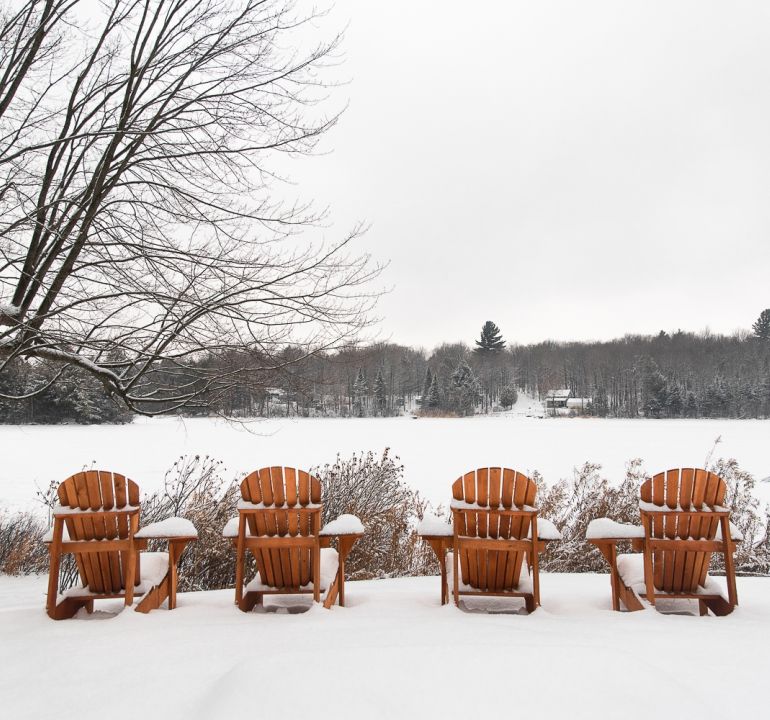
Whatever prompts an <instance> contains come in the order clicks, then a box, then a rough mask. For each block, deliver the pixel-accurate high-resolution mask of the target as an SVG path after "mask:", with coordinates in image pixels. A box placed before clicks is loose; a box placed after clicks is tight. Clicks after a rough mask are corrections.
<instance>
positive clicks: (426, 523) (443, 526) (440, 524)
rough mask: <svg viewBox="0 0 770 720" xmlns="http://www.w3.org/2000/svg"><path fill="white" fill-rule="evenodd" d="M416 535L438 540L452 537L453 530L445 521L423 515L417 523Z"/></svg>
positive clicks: (433, 516)
mask: <svg viewBox="0 0 770 720" xmlns="http://www.w3.org/2000/svg"><path fill="white" fill-rule="evenodd" d="M417 534H418V535H419V536H420V537H421V538H429V537H430V538H439V537H452V536H453V535H454V529H453V528H452V525H451V524H450V523H448V522H446V520H442V519H441V518H440V517H436V516H435V515H425V516H424V517H423V519H422V520H420V522H419V523H417Z"/></svg>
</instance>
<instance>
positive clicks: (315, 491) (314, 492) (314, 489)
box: [310, 475, 321, 503]
mask: <svg viewBox="0 0 770 720" xmlns="http://www.w3.org/2000/svg"><path fill="white" fill-rule="evenodd" d="M310 501H311V502H313V503H320V502H321V481H320V480H319V479H318V478H317V477H313V476H312V475H311V476H310Z"/></svg>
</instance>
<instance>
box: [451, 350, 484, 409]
mask: <svg viewBox="0 0 770 720" xmlns="http://www.w3.org/2000/svg"><path fill="white" fill-rule="evenodd" d="M480 394H481V389H480V387H479V381H478V380H477V379H476V376H475V375H474V374H473V370H471V368H470V365H468V363H467V362H465V360H461V361H460V364H459V365H458V366H457V369H456V370H455V371H454V373H453V374H452V385H451V406H452V409H453V410H455V411H456V412H458V413H459V414H460V415H473V412H474V410H475V409H476V404H477V403H478V401H479V396H480Z"/></svg>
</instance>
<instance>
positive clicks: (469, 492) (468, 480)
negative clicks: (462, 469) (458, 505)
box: [463, 471, 476, 503]
mask: <svg viewBox="0 0 770 720" xmlns="http://www.w3.org/2000/svg"><path fill="white" fill-rule="evenodd" d="M463 496H464V500H465V502H467V503H475V502H476V473H475V472H473V471H471V472H467V473H465V476H464V477H463Z"/></svg>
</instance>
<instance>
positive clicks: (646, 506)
mask: <svg viewBox="0 0 770 720" xmlns="http://www.w3.org/2000/svg"><path fill="white" fill-rule="evenodd" d="M639 509H640V510H645V511H647V512H664V513H670V512H693V511H695V512H726V511H727V510H728V508H726V507H722V506H721V505H701V506H700V507H698V506H697V505H691V506H690V507H688V508H683V507H682V506H681V505H677V506H676V507H669V506H668V505H656V504H655V503H651V502H645V501H644V500H640V501H639Z"/></svg>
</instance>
